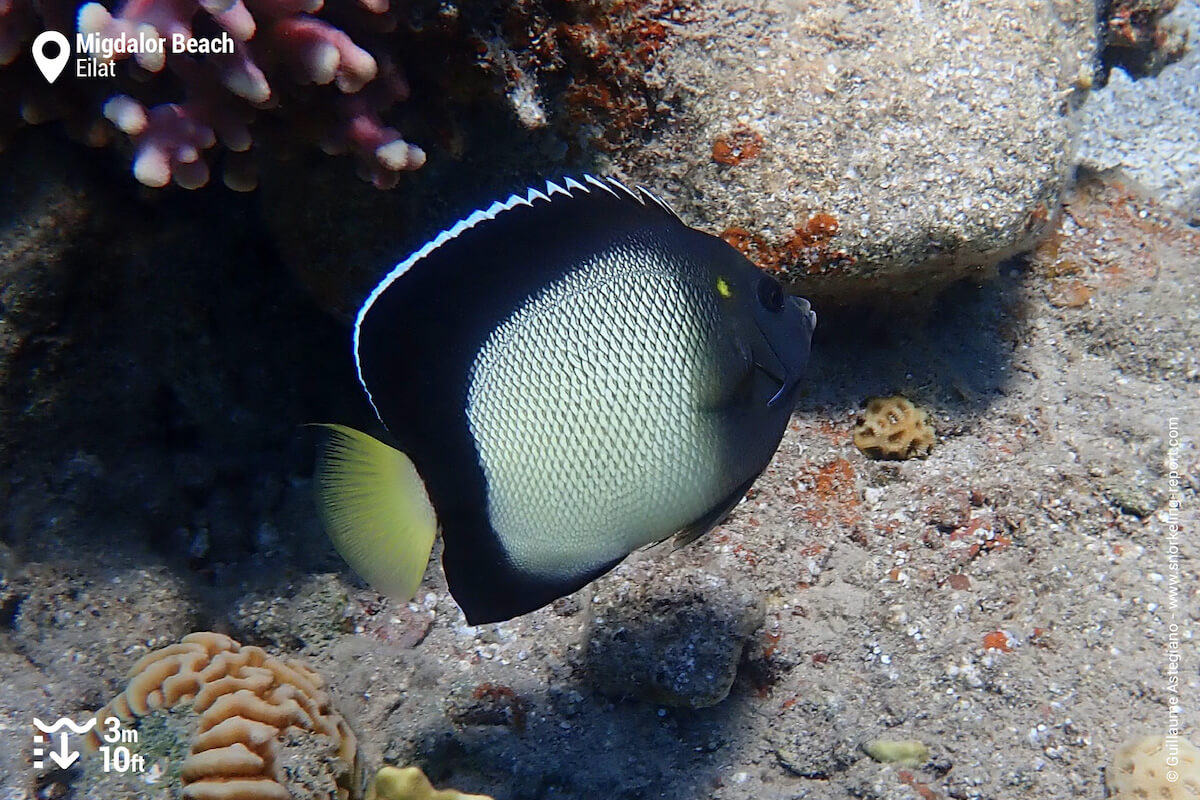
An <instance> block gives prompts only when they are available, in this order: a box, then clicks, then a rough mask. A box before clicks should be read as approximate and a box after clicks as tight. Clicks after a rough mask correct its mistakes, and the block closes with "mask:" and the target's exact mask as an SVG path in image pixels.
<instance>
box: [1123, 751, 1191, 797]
mask: <svg viewBox="0 0 1200 800" xmlns="http://www.w3.org/2000/svg"><path fill="white" fill-rule="evenodd" d="M1104 782H1105V784H1106V785H1107V786H1108V793H1109V797H1111V798H1112V800H1196V798H1200V749H1198V748H1197V747H1196V746H1195V745H1193V744H1192V743H1191V742H1189V741H1187V740H1186V739H1181V738H1178V737H1174V738H1173V739H1172V740H1171V741H1168V740H1167V737H1165V736H1143V737H1141V738H1139V739H1131V740H1130V741H1128V742H1126V743H1125V744H1123V745H1121V747H1120V748H1119V749H1118V750H1117V752H1116V754H1115V755H1114V756H1113V763H1112V766H1110V767H1109V768H1108V769H1107V770H1106V771H1105V774H1104Z"/></svg>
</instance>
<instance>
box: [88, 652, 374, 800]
mask: <svg viewBox="0 0 1200 800" xmlns="http://www.w3.org/2000/svg"><path fill="white" fill-rule="evenodd" d="M322 686H323V681H322V679H321V677H320V676H319V675H318V674H317V673H315V672H313V671H312V670H310V669H308V668H307V667H305V666H304V665H303V664H301V663H299V662H298V661H294V660H292V661H284V660H282V659H279V658H276V657H274V656H271V655H269V654H267V652H266V651H264V650H262V649H261V648H258V647H243V646H241V645H240V644H238V643H237V642H235V641H234V640H233V639H230V638H229V637H228V636H224V635H222V634H219V633H207V632H204V633H192V634H189V635H187V636H185V637H184V638H183V640H182V641H181V642H180V643H179V644H173V645H170V646H169V647H164V648H162V649H161V650H156V651H155V652H153V653H150V654H148V655H146V656H145V657H144V658H142V659H141V660H140V661H138V662H137V663H136V664H134V666H133V669H131V670H130V679H129V684H128V686H127V688H126V689H125V691H124V692H122V693H121V694H120V695H118V696H117V697H116V698H115V699H114V700H113V701H112V702H111V703H109V704H108V705H107V706H105V707H104V708H102V709H101V710H100V711H98V712H97V713H96V717H97V719H99V720H101V721H102V722H101V725H103V724H104V722H103V720H106V719H107V718H109V717H117V718H118V719H121V720H125V721H132V720H134V719H136V718H139V717H145V716H147V715H150V714H152V713H154V712H155V711H158V710H166V709H170V708H173V707H175V706H177V705H182V704H188V703H190V704H191V708H192V710H193V711H194V712H195V713H196V714H198V715H199V725H198V727H197V728H196V735H195V738H194V739H193V741H192V746H191V750H190V752H189V753H188V756H187V759H186V760H185V761H184V762H183V765H182V769H181V771H180V780H181V782H182V784H183V790H182V796H183V797H184V798H185V799H186V800H210V798H211V799H212V800H216V799H217V798H229V797H238V798H263V799H264V800H275V799H276V798H278V799H279V800H287V799H288V798H290V797H291V793H290V792H289V790H288V788H287V786H286V785H285V783H284V777H283V775H282V770H281V769H280V764H279V756H280V753H279V751H280V742H281V739H282V737H284V735H285V734H287V733H290V732H292V731H296V730H299V731H306V732H308V733H310V734H316V735H319V736H322V737H325V740H327V741H328V742H329V743H330V744H331V746H332V748H333V749H334V751H335V753H336V761H337V762H338V763H339V765H340V774H337V775H335V776H334V777H335V780H336V781H337V785H338V792H337V793H338V796H339V797H341V798H348V797H356V796H358V795H359V789H360V784H361V781H360V779H359V772H358V766H357V758H358V751H357V739H356V737H355V735H354V733H353V732H352V731H351V730H350V728H349V726H347V725H346V722H345V720H344V719H342V717H341V715H339V714H338V713H337V711H336V710H334V709H333V707H332V704H331V702H330V699H329V696H328V695H327V694H326V693H325V691H324V690H323V688H322ZM90 744H91V745H92V746H93V747H95V746H99V744H100V739H99V736H98V735H97V733H96V732H95V731H93V732H92V733H91V734H90Z"/></svg>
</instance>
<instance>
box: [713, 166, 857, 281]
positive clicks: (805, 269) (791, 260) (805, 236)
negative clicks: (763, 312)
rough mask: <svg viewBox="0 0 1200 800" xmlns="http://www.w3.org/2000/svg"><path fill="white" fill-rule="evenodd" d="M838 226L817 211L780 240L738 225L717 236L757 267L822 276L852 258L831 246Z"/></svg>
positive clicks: (834, 220)
mask: <svg viewBox="0 0 1200 800" xmlns="http://www.w3.org/2000/svg"><path fill="white" fill-rule="evenodd" d="M715 157H716V156H715V153H714V158H715ZM839 228H840V224H839V223H838V220H837V217H835V216H833V215H832V214H827V213H824V212H820V213H817V214H814V215H812V216H811V217H809V218H808V219H807V220H806V221H804V222H802V223H801V224H799V225H797V226H796V228H795V230H794V231H793V232H792V235H791V236H789V237H788V238H787V239H784V240H783V241H780V242H774V243H773V242H768V241H767V240H766V239H765V238H763V237H762V236H760V235H759V234H756V233H752V232H751V231H749V230H747V229H745V228H739V227H730V228H726V229H725V230H724V231H722V232H721V238H722V239H724V240H725V241H726V242H727V243H728V244H730V245H731V246H733V247H734V248H736V249H737V250H738V251H740V252H741V253H742V255H744V256H746V258H748V259H750V260H751V261H753V262H754V264H755V265H757V266H758V267H759V269H764V270H768V271H772V272H790V273H794V274H798V275H823V274H832V273H837V272H840V271H842V270H844V269H845V268H846V267H848V266H850V265H851V264H853V263H854V261H855V259H854V256H852V255H850V254H848V253H846V252H845V251H843V250H837V249H834V248H833V246H832V241H833V239H834V237H835V236H837V232H838V230H839Z"/></svg>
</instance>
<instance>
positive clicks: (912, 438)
mask: <svg viewBox="0 0 1200 800" xmlns="http://www.w3.org/2000/svg"><path fill="white" fill-rule="evenodd" d="M933 443H934V432H933V425H932V424H931V423H930V421H929V415H928V414H926V413H925V412H924V411H922V410H921V409H919V408H917V407H916V406H915V405H913V403H912V401H911V400H909V399H908V398H906V397H902V396H901V395H895V396H893V397H871V398H868V399H867V408H866V410H865V411H864V412H863V413H862V415H861V416H859V418H858V420H857V422H856V423H855V425H854V445H855V447H857V448H858V449H859V450H861V451H862V452H863V453H864V454H865V455H867V456H869V457H871V458H886V459H892V460H897V461H898V460H901V459H905V458H913V457H914V456H921V457H924V456H927V455H929V452H930V451H931V450H933Z"/></svg>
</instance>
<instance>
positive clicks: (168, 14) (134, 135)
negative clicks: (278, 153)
mask: <svg viewBox="0 0 1200 800" xmlns="http://www.w3.org/2000/svg"><path fill="white" fill-rule="evenodd" d="M339 1H340V2H343V3H344V5H345V6H347V8H346V9H341V8H339V10H341V11H355V12H356V13H359V14H360V15H364V16H365V17H367V18H372V17H379V18H382V15H385V14H386V13H387V11H388V4H387V0H356V2H354V3H351V2H346V0H339ZM323 4H324V0H125V2H124V3H123V4H122V5H120V6H119V8H117V10H116V11H115V12H114V11H111V10H110V9H109V8H107V7H106V6H104V5H101V4H100V3H96V2H90V3H86V4H84V5H82V6H81V7H79V8H78V11H77V14H76V15H75V18H74V20H73V21H72V24H73V25H74V27H75V30H76V32H77V33H78V34H80V35H81V36H82V37H84V38H87V37H89V36H91V37H95V39H94V41H99V40H100V39H101V38H103V39H108V40H117V39H123V40H125V41H145V40H150V39H160V38H161V39H165V40H166V48H165V52H164V51H163V50H155V49H149V50H144V49H142V48H138V47H132V48H128V50H130V51H132V52H113V53H111V54H110V53H98V52H92V53H90V54H89V55H90V57H91V58H93V59H95V60H97V61H101V62H104V61H105V60H106V57H109V58H108V61H111V62H122V61H125V62H128V64H122V65H121V68H122V69H125V70H127V73H126V77H128V78H130V79H131V80H129V81H125V82H123V85H124V86H125V87H126V92H125V93H117V94H111V96H108V97H103V98H101V99H100V102H101V104H102V108H101V109H98V110H101V111H102V113H103V116H104V118H105V119H107V120H108V121H109V122H110V123H112V125H113V126H114V127H115V128H116V129H117V130H119V131H121V132H122V133H124V134H125V135H126V136H128V137H129V139H130V140H131V142H132V145H133V173H134V176H135V177H136V178H137V179H138V180H139V181H140V182H142V183H143V184H145V185H147V186H156V187H157V186H165V185H166V184H168V183H170V182H171V181H174V182H175V183H176V184H178V185H180V186H183V187H186V188H195V187H198V186H203V185H205V184H206V183H207V182H208V179H209V166H210V165H209V162H210V159H211V156H210V155H209V153H210V152H216V151H215V147H216V145H218V144H219V145H220V146H221V147H222V148H223V149H224V150H225V151H226V152H225V154H224V155H223V157H222V159H221V162H222V163H221V166H222V177H223V178H224V181H225V183H226V185H228V186H229V187H230V188H233V189H239V190H249V189H252V188H254V186H255V185H256V182H257V179H256V177H255V170H254V160H253V158H251V157H250V155H249V153H250V151H251V150H252V149H253V148H254V147H255V146H256V145H258V146H260V147H262V145H263V144H264V143H263V142H260V141H259V139H260V137H259V135H258V134H259V131H260V128H262V127H263V126H266V127H267V128H268V129H269V130H270V131H272V132H274V133H275V139H276V140H281V141H276V140H270V141H268V142H267V144H269V145H270V146H271V149H275V148H276V146H277V145H278V146H279V148H280V149H283V150H295V149H296V146H295V144H296V142H297V141H300V142H303V143H305V144H313V145H316V146H318V147H320V148H321V149H322V150H324V151H325V152H327V153H349V154H352V155H354V156H355V158H356V160H357V162H358V164H359V171H360V173H361V174H362V175H363V177H365V178H366V179H368V180H370V181H371V182H373V183H374V184H375V185H376V186H378V187H380V188H390V187H391V186H393V185H395V183H396V181H397V179H398V174H399V173H400V172H401V171H404V170H410V169H416V168H418V167H420V166H421V165H422V164H424V163H425V153H424V152H423V151H422V150H421V148H419V147H417V146H415V145H412V144H409V143H408V142H406V141H404V139H403V138H402V137H401V135H400V133H399V132H398V131H397V130H395V129H394V128H390V127H388V126H387V125H386V124H385V123H384V121H383V119H382V118H381V116H380V112H382V111H385V110H386V109H388V108H390V107H392V106H393V105H395V104H396V103H398V102H400V101H402V100H404V99H405V98H406V97H407V96H408V85H407V83H406V82H405V81H404V79H403V77H402V76H401V75H400V73H399V72H398V71H397V69H396V68H395V67H394V66H393V65H392V64H391V62H390V61H388V60H387V59H385V58H377V57H376V56H374V55H372V54H371V53H370V52H368V51H367V50H366V49H364V48H363V47H361V46H359V45H358V44H356V43H355V41H354V40H353V39H352V38H351V37H350V35H349V34H347V33H346V32H345V31H343V30H342V29H340V28H338V27H335V26H334V25H333V24H332V23H330V22H329V21H326V20H325V19H322V18H321V17H320V16H318V15H319V14H320V13H321V12H322V9H323ZM54 5H59V6H70V5H73V4H71V3H68V2H62V1H61V0H60V2H58V3H55V2H54V0H46V1H44V2H42V3H40V4H36V8H37V10H38V12H39V13H40V14H41V15H42V16H43V17H44V21H43V24H45V25H46V27H52V25H51V19H50V18H51V14H50V13H49V9H48V8H47V7H48V6H54ZM351 6H357V8H355V9H352V8H350V7H351ZM34 7H35V5H34V4H33V3H32V0H0V65H3V64H6V63H10V62H12V61H13V60H14V59H15V58H16V57H17V55H18V54H19V53H20V52H21V50H22V49H23V43H24V41H27V40H28V38H30V35H31V31H33V32H36V30H37V29H38V27H40V26H37V25H31V24H30V23H31V20H34V21H36V15H35V14H34V10H33V9H34ZM60 12H61V10H60ZM58 16H62V14H61V13H59V14H58ZM380 21H381V22H383V20H382V19H381V20H380ZM380 27H383V25H382V24H381V25H380ZM60 29H62V28H60ZM64 30H65V29H64ZM193 36H196V37H199V38H200V39H202V40H207V41H217V40H220V41H222V42H225V43H226V47H225V48H223V49H228V50H230V51H231V52H217V51H216V50H217V49H218V48H214V51H213V52H200V53H188V52H175V49H174V47H173V45H174V43H175V42H176V41H177V40H182V41H187V40H191V39H192V37H193ZM75 55H76V56H77V57H78V56H80V55H81V54H79V53H76V54H75ZM160 74H161V75H164V77H163V78H159V77H158V76H159V75H160ZM166 75H169V76H170V78H169V80H172V81H173V84H172V85H174V86H179V87H181V93H182V95H183V96H182V97H179V98H176V99H175V102H165V103H157V104H152V102H151V100H150V99H149V98H151V97H154V98H161V97H162V96H163V94H164V88H163V85H162V83H161V81H166V80H168V78H167V77H165V76H166ZM87 83H89V84H94V85H96V86H98V87H99V86H106V87H108V88H109V90H110V92H111V89H112V86H113V83H112V81H111V80H105V79H98V80H89V81H87ZM143 87H145V88H143ZM168 96H170V95H169V94H168ZM23 114H24V116H26V121H28V122H33V121H40V120H31V119H28V117H29V114H27V113H25V112H24V111H23ZM34 116H38V115H34ZM89 138H92V139H93V143H98V142H96V141H95V140H94V137H89ZM268 139H269V136H268Z"/></svg>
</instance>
